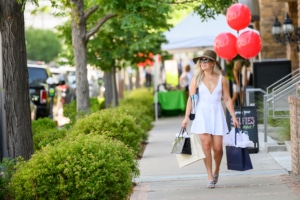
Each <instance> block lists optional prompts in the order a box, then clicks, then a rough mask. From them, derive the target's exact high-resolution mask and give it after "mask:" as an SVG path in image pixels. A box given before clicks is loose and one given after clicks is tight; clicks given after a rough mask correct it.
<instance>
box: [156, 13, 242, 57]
mask: <svg viewBox="0 0 300 200" xmlns="http://www.w3.org/2000/svg"><path fill="white" fill-rule="evenodd" d="M223 32H230V33H232V34H234V35H237V31H236V30H234V29H232V28H231V27H230V26H229V25H228V24H227V21H226V16H225V15H217V16H216V17H215V19H208V20H206V21H203V22H202V21H201V19H200V16H198V15H197V14H195V13H191V14H189V15H188V16H187V17H186V18H185V19H184V20H183V21H181V22H180V23H179V24H178V25H176V26H175V27H173V28H172V29H170V30H169V31H166V32H165V33H164V35H165V36H166V39H167V40H168V42H169V43H168V44H163V45H162V50H165V51H169V52H176V51H177V52H178V51H197V50H202V49H203V48H206V47H210V48H211V47H213V46H214V40H215V38H216V37H217V35H218V34H220V33H223Z"/></svg>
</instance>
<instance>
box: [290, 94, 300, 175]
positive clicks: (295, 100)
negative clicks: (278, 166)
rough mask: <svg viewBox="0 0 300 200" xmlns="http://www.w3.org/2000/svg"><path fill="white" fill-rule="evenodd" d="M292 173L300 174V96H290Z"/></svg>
mask: <svg viewBox="0 0 300 200" xmlns="http://www.w3.org/2000/svg"><path fill="white" fill-rule="evenodd" d="M289 104H290V125H291V157H292V158H291V160H292V173H293V174H295V175H297V176H299V175H300V98H299V97H296V96H289Z"/></svg>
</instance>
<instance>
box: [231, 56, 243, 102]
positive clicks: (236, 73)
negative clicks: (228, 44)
mask: <svg viewBox="0 0 300 200" xmlns="http://www.w3.org/2000/svg"><path fill="white" fill-rule="evenodd" d="M242 64H243V63H242V61H241V60H236V61H234V66H233V78H234V81H233V85H232V91H233V95H232V102H233V104H234V105H236V106H238V105H243V103H242V102H243V98H242V96H243V91H242V87H241V86H242V85H241V80H243V79H242V78H243V77H242ZM238 98H239V99H238Z"/></svg>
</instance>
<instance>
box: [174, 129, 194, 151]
mask: <svg viewBox="0 0 300 200" xmlns="http://www.w3.org/2000/svg"><path fill="white" fill-rule="evenodd" d="M185 133H186V134H185ZM171 153H172V154H192V149H191V140H190V136H189V135H188V133H187V131H186V129H185V128H183V127H182V128H181V130H180V132H179V134H178V135H177V136H176V137H175V141H174V142H173V145H172V150H171Z"/></svg>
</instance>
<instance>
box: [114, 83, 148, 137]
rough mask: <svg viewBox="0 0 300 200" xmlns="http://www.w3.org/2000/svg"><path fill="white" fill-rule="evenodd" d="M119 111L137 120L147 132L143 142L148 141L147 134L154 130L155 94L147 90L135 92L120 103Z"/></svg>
mask: <svg viewBox="0 0 300 200" xmlns="http://www.w3.org/2000/svg"><path fill="white" fill-rule="evenodd" d="M117 109H119V110H122V112H124V113H126V114H129V115H131V116H133V117H134V118H135V122H136V123H137V124H138V125H139V126H141V127H143V129H144V130H145V131H146V132H145V134H143V141H147V139H148V133H147V132H148V131H149V130H150V129H151V128H152V121H153V117H154V111H153V93H152V92H149V91H148V90H147V89H146V88H140V89H137V90H133V91H132V92H131V93H130V94H129V95H128V96H126V98H125V99H123V100H122V101H120V105H119V107H118V108H117Z"/></svg>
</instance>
